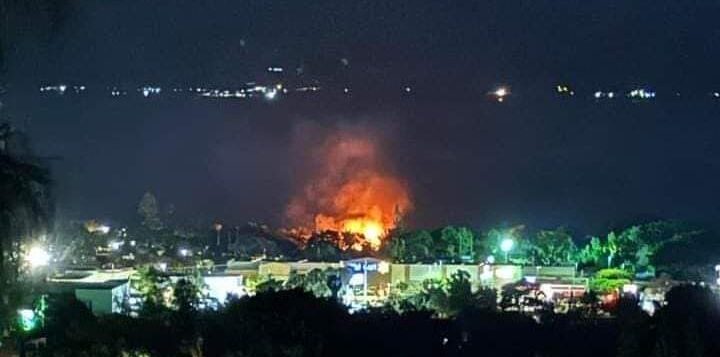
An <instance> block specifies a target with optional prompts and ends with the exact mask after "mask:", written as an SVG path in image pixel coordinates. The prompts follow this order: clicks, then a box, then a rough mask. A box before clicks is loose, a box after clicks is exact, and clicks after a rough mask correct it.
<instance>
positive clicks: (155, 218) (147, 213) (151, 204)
mask: <svg viewBox="0 0 720 357" xmlns="http://www.w3.org/2000/svg"><path fill="white" fill-rule="evenodd" d="M137 212H138V215H140V219H141V222H142V225H143V226H144V227H146V228H148V229H150V230H152V231H157V230H160V229H161V228H162V227H163V224H162V221H161V220H160V214H159V209H158V202H157V199H156V198H155V195H153V194H152V193H151V192H145V194H144V195H143V196H142V198H141V199H140V203H138V209H137Z"/></svg>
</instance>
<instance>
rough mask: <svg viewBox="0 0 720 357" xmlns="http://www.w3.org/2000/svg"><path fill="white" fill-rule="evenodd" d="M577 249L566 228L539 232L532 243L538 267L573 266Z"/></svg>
mask: <svg viewBox="0 0 720 357" xmlns="http://www.w3.org/2000/svg"><path fill="white" fill-rule="evenodd" d="M576 250H577V248H576V247H575V243H574V242H573V239H572V236H571V235H570V232H569V231H568V230H567V229H565V228H557V229H554V230H543V231H539V232H538V233H537V234H536V235H535V239H534V240H533V242H532V256H533V261H534V264H536V265H549V266H553V265H572V264H574V263H575V255H576Z"/></svg>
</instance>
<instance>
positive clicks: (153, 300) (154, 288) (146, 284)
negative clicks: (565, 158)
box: [132, 265, 170, 313]
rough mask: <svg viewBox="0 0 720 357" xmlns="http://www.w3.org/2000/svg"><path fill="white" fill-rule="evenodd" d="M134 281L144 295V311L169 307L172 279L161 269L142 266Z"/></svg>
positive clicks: (142, 295) (141, 294)
mask: <svg viewBox="0 0 720 357" xmlns="http://www.w3.org/2000/svg"><path fill="white" fill-rule="evenodd" d="M132 283H133V287H134V289H136V290H137V291H138V292H139V293H140V296H141V297H142V302H143V310H144V311H146V312H148V313H151V312H154V311H156V310H157V309H162V308H164V307H167V301H166V294H167V292H168V290H169V287H170V286H169V284H170V280H169V279H168V277H167V276H166V275H165V274H163V273H162V272H161V271H159V270H157V269H155V268H154V267H152V266H149V265H148V266H143V267H140V268H139V269H138V270H137V274H136V277H134V279H133V280H132Z"/></svg>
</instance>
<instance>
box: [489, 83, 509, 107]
mask: <svg viewBox="0 0 720 357" xmlns="http://www.w3.org/2000/svg"><path fill="white" fill-rule="evenodd" d="M490 95H491V96H493V97H494V98H495V100H496V101H497V102H498V103H502V102H504V101H505V98H506V97H507V96H509V95H510V89H508V88H507V87H498V88H497V89H495V90H494V91H492V92H490Z"/></svg>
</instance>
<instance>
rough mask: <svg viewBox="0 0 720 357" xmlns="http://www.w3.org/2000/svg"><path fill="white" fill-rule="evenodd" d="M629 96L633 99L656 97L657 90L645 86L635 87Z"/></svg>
mask: <svg viewBox="0 0 720 357" xmlns="http://www.w3.org/2000/svg"><path fill="white" fill-rule="evenodd" d="M628 97H630V98H633V99H652V98H655V92H653V91H649V90H646V89H644V88H638V89H633V90H631V91H630V93H628Z"/></svg>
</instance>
